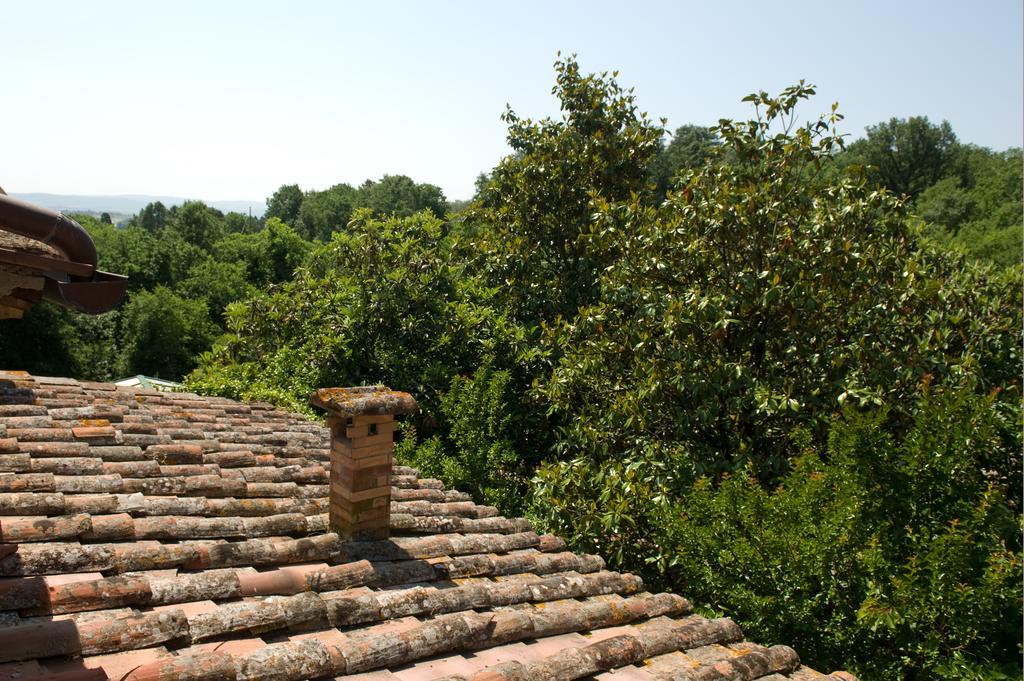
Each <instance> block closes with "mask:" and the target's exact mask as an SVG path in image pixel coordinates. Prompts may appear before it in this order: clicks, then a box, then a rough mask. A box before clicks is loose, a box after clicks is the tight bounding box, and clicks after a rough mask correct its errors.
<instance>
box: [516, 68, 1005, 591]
mask: <svg viewBox="0 0 1024 681" xmlns="http://www.w3.org/2000/svg"><path fill="white" fill-rule="evenodd" d="M812 93H813V89H812V88H809V87H805V86H803V85H801V86H798V87H794V88H790V89H787V90H786V91H784V92H783V93H782V94H781V95H780V96H779V97H769V96H768V95H766V94H764V93H761V94H758V95H752V96H751V98H750V99H751V101H753V103H754V105H755V108H756V113H757V117H756V118H755V119H754V120H751V121H743V122H734V121H722V122H721V123H720V125H719V128H718V132H719V135H720V136H721V137H722V139H723V140H724V144H725V148H724V149H723V152H722V153H728V154H729V155H730V162H729V163H713V164H710V165H708V166H705V167H704V168H703V169H702V170H698V171H696V172H694V173H692V174H690V175H689V176H688V177H687V180H686V182H685V184H683V185H680V186H679V187H678V188H677V191H676V192H675V193H673V194H672V195H670V197H669V199H668V200H667V201H666V202H665V203H664V204H662V205H661V206H659V207H656V208H655V207H651V206H649V205H645V204H643V203H642V202H640V201H639V200H638V199H633V200H631V201H629V202H626V203H622V204H609V205H604V206H601V207H600V211H599V213H598V218H597V226H596V228H595V238H599V239H605V240H610V241H612V242H613V243H612V244H611V245H609V246H607V247H606V248H608V249H609V250H617V251H618V252H620V253H621V254H622V255H621V257H620V258H618V259H617V260H616V261H614V262H613V263H612V264H611V265H610V266H609V267H608V268H606V270H605V272H604V273H603V275H602V281H601V283H602V296H601V299H600V301H599V302H598V303H596V304H594V305H592V306H588V307H585V308H583V309H581V310H580V312H579V314H578V315H576V317H575V318H573V319H570V320H566V321H565V322H564V323H563V324H561V325H558V326H552V327H551V328H550V329H549V332H548V333H549V336H550V337H551V339H552V342H555V343H557V344H558V351H557V354H558V355H559V357H560V359H559V361H558V363H557V364H556V366H555V369H554V371H553V373H552V375H551V376H550V377H549V378H547V379H546V380H543V381H541V382H540V383H539V385H538V392H539V396H540V397H542V398H544V399H545V400H547V401H548V403H549V404H550V409H551V410H552V411H553V412H554V413H555V415H556V416H560V417H561V421H560V422H561V423H564V424H565V426H564V431H563V432H562V433H561V437H560V438H559V441H558V443H557V445H558V452H559V460H557V461H552V462H551V463H549V464H548V465H546V466H544V467H542V468H541V469H540V470H539V474H538V478H537V483H538V487H537V491H536V498H535V504H536V508H537V509H538V510H537V512H538V514H540V515H541V516H542V517H543V518H545V519H546V520H547V522H548V523H550V524H549V527H551V528H553V529H555V530H557V531H559V532H561V533H565V534H566V535H567V536H568V537H569V538H570V539H571V540H572V541H574V542H576V544H577V546H579V547H582V548H588V547H589V548H597V549H599V550H600V551H601V552H602V555H605V556H606V557H607V558H610V559H611V560H613V562H616V563H618V564H620V565H624V566H625V567H627V568H629V569H633V570H637V571H640V572H645V565H646V563H645V561H646V560H657V559H658V557H659V556H661V555H662V552H663V551H664V550H665V549H664V546H665V544H664V542H665V532H666V530H665V526H664V525H662V524H660V520H659V519H658V518H657V517H656V516H652V515H650V512H651V509H652V508H653V507H654V505H653V504H646V503H644V504H639V505H637V504H635V500H636V499H650V500H653V501H654V503H655V504H658V503H666V504H669V505H671V506H673V507H675V506H677V505H678V504H681V503H683V501H682V498H683V496H684V495H685V494H686V492H687V490H689V488H690V486H691V485H692V484H693V483H694V481H695V480H697V479H698V478H700V477H702V476H711V477H712V478H713V479H721V478H722V476H723V475H725V474H726V473H728V472H729V471H736V470H750V471H752V472H753V473H754V474H756V476H757V477H758V478H759V479H760V480H761V481H762V482H763V483H765V484H768V485H771V484H773V483H774V482H775V481H777V480H778V479H779V477H780V476H782V475H784V474H785V473H786V471H787V470H788V468H789V466H790V465H791V448H790V442H791V438H792V434H793V433H794V432H795V431H797V430H801V431H804V432H807V433H808V434H809V435H810V437H811V440H812V442H813V443H815V444H817V445H820V444H821V443H823V442H824V440H825V438H826V437H827V433H828V428H829V425H830V422H831V419H832V417H833V415H834V414H835V413H837V412H838V411H839V410H840V409H841V408H842V407H843V405H844V404H850V403H853V404H857V405H861V406H865V405H871V404H883V403H884V404H889V405H891V406H892V414H891V417H892V418H893V419H894V420H898V419H900V418H907V415H906V413H905V410H904V409H905V407H906V405H908V404H909V403H910V399H911V397H912V396H913V395H914V394H915V391H916V387H917V386H918V385H919V384H921V383H922V382H928V383H934V384H936V385H939V384H946V385H961V384H967V383H970V384H971V385H973V386H974V387H975V389H976V390H977V391H979V392H982V393H987V392H990V391H994V392H996V393H1001V394H1002V396H1003V397H1002V399H1004V400H1006V401H1007V402H1008V403H1009V402H1014V401H1016V400H1019V399H1020V377H1019V371H1018V365H1019V361H1020V359H1019V357H1020V354H1019V346H1020V342H1021V331H1020V327H1021V307H1022V300H1021V291H1020V280H1019V274H1016V275H1015V274H1013V273H998V272H994V271H992V270H987V269H973V268H970V267H966V266H965V264H964V263H962V262H957V261H955V260H951V259H946V258H944V257H941V256H939V255H936V254H933V253H931V252H929V251H927V250H922V249H921V248H919V246H918V244H917V243H916V241H915V239H914V238H913V235H912V233H911V232H910V231H909V229H908V228H907V225H906V211H905V209H904V206H903V204H902V203H901V202H900V201H899V200H898V199H895V198H893V197H892V196H891V195H890V194H888V193H886V192H878V191H874V190H873V189H872V188H871V187H870V186H869V185H868V184H867V183H866V182H865V181H864V180H863V178H861V177H858V176H856V175H847V176H844V177H840V178H833V176H832V175H831V173H816V169H818V168H820V167H822V166H823V165H824V163H825V159H826V158H827V157H828V156H829V155H830V154H831V153H832V152H833V151H835V150H836V149H838V145H839V144H840V139H841V137H840V136H839V134H838V133H837V131H836V129H835V124H836V122H837V121H838V120H839V116H838V114H836V113H835V112H834V111H833V113H832V114H831V115H829V116H827V117H825V118H824V119H822V120H817V121H812V122H811V123H809V124H807V125H806V126H803V127H800V128H796V129H793V128H792V122H791V121H792V119H793V117H794V116H795V107H796V105H797V103H798V102H799V101H800V100H801V99H804V98H806V97H808V96H809V95H811V94H812ZM790 130H791V132H788V131H790ZM894 427H896V426H894ZM1008 437H1009V436H1008ZM748 467H749V468H748ZM595 486H597V489H596V490H595ZM595 495H596V496H595ZM647 574H650V573H649V572H648V573H647Z"/></svg>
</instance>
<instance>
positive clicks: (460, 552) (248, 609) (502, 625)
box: [0, 372, 852, 681]
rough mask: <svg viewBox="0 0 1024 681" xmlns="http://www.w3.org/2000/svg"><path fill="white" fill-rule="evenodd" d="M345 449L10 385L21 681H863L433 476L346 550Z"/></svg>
mask: <svg viewBox="0 0 1024 681" xmlns="http://www.w3.org/2000/svg"><path fill="white" fill-rule="evenodd" d="M374 408H376V407H374ZM329 448H330V434H329V433H328V431H327V429H326V428H324V427H323V426H321V425H320V424H318V423H315V422H311V421H307V420H305V419H304V418H303V417H301V416H299V415H296V414H289V413H286V412H283V411H281V410H278V409H275V408H273V407H272V406H270V405H266V404H243V403H237V402H232V401H230V400H226V399H223V398H207V397H199V396H196V395H190V394H184V393H161V392H158V391H152V390H136V389H123V388H115V387H113V386H111V385H107V384H101V383H88V382H81V383H79V382H77V381H73V380H70V379H55V378H44V377H32V376H29V375H28V374H25V373H23V372H0V681H3V680H4V679H6V678H19V679H20V678H32V677H40V678H42V677H46V676H47V675H49V676H50V677H51V678H60V679H66V680H67V681H71V680H72V679H103V678H112V679H135V680H136V681H139V680H144V679H163V680H165V681H166V680H171V681H185V680H188V679H206V678H216V679H233V680H236V681H237V680H240V679H257V678H259V679H265V678H274V679H305V678H317V677H324V678H338V677H340V678H346V679H361V680H362V681H380V680H388V681H395V680H396V679H401V680H404V681H412V680H413V679H420V678H423V679H427V678H437V677H445V678H451V679H532V678H537V677H538V675H540V674H541V672H543V675H544V678H550V679H576V678H583V677H587V676H593V675H596V678H599V679H607V680H609V681H617V680H620V679H621V680H622V681H630V680H639V679H648V680H649V679H657V678H682V677H683V676H684V675H685V678H688V679H755V678H759V679H764V680H765V681H778V680H779V679H799V680H803V681H810V680H811V679H826V680H831V681H850V679H851V678H852V677H849V676H840V675H833V676H824V675H821V674H818V673H817V672H814V671H813V670H809V669H807V668H804V667H800V666H799V660H798V658H797V657H796V654H795V653H794V652H793V651H792V650H790V649H788V648H784V647H780V646H777V647H774V648H763V647H760V646H756V645H754V644H749V643H746V642H742V641H741V638H742V634H741V633H740V631H739V629H738V627H736V625H735V624H733V623H732V622H731V621H729V620H724V619H723V620H707V619H704V618H702V617H699V616H695V615H692V614H691V610H692V608H691V605H690V603H689V602H688V601H687V600H686V599H685V598H682V597H680V596H676V595H673V594H650V593H647V592H645V591H644V590H643V584H642V582H641V581H640V580H639V578H637V577H635V576H633V575H628V574H620V573H616V572H610V571H607V570H605V564H604V561H603V560H601V558H600V557H598V556H588V555H577V554H574V553H571V552H569V551H567V550H566V546H565V542H563V541H562V540H561V539H559V538H557V537H553V536H550V535H543V536H541V535H538V534H536V533H535V532H534V531H533V530H532V528H531V527H530V525H529V523H527V522H526V521H525V520H523V519H521V518H506V517H503V516H502V515H501V514H500V512H499V510H498V509H496V508H493V507H490V506H481V505H477V504H475V503H473V501H472V500H471V499H470V497H469V496H468V495H466V494H464V493H462V492H458V491H455V490H447V489H445V487H444V485H443V483H442V482H441V481H439V480H432V479H425V478H423V477H422V476H421V474H420V472H419V471H417V470H415V469H413V468H409V467H405V466H394V467H393V468H392V469H391V485H392V487H391V503H390V511H391V515H390V525H391V538H390V539H388V540H384V541H362V542H345V541H342V540H341V539H340V538H339V537H338V536H337V535H335V534H333V533H331V532H329V531H328V520H327V514H328V509H329V504H328V500H327V498H326V497H327V495H328V490H329V486H328V478H329V475H328V473H329V468H330V463H329V462H330V449H329ZM19 675H20V676H19Z"/></svg>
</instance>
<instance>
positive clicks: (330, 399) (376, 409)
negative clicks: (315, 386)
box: [309, 385, 419, 416]
mask: <svg viewBox="0 0 1024 681" xmlns="http://www.w3.org/2000/svg"><path fill="white" fill-rule="evenodd" d="M309 403H310V404H311V405H313V406H314V407H319V408H320V409H324V410H326V411H328V412H330V413H332V414H336V415H338V416H380V415H384V414H392V415H394V414H411V413H413V412H416V411H418V410H419V407H418V406H417V405H416V400H414V399H413V397H412V395H410V394H409V393H403V392H398V391H395V390H392V389H391V388H388V387H386V386H383V385H367V386H358V387H354V388H320V389H319V390H317V391H316V392H314V393H313V394H312V395H310V396H309Z"/></svg>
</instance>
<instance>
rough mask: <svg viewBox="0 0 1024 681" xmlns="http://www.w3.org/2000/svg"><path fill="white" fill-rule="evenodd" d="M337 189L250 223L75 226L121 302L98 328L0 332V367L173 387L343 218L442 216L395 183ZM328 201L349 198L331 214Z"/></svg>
mask: <svg viewBox="0 0 1024 681" xmlns="http://www.w3.org/2000/svg"><path fill="white" fill-rule="evenodd" d="M338 187H342V188H347V190H339V189H338ZM338 187H334V188H331V189H328V190H326V191H323V192H319V191H310V192H306V193H305V194H304V193H303V192H302V191H301V190H300V189H299V188H298V187H297V186H295V185H289V186H284V187H281V189H279V190H278V191H277V192H276V193H275V194H274V196H272V197H270V199H269V200H268V212H267V216H265V217H264V218H263V219H258V220H257V219H253V218H251V217H249V216H246V215H242V214H241V213H227V214H224V213H221V212H220V211H218V210H216V209H214V208H210V207H209V206H207V205H206V204H204V203H202V202H200V201H188V202H186V203H184V204H183V205H181V206H172V207H170V208H168V207H166V206H164V205H163V204H162V203H160V202H159V201H157V202H154V203H152V204H149V205H148V206H146V207H145V208H143V210H142V211H140V212H139V214H138V215H136V216H134V217H133V218H132V219H130V220H128V221H127V224H124V225H120V226H114V225H113V224H111V222H110V220H109V219H107V220H102V219H100V220H97V219H95V218H93V217H90V216H89V215H75V216H74V217H75V219H77V220H78V221H79V222H81V224H82V225H83V226H85V227H86V229H87V230H88V231H89V233H90V234H91V235H92V238H93V241H94V242H95V243H96V248H97V251H98V252H99V264H100V267H101V268H103V269H106V270H109V271H111V272H118V273H120V274H125V275H127V276H128V279H129V296H128V299H127V300H126V301H125V302H124V303H123V304H122V306H121V307H120V308H119V309H117V310H115V311H113V312H110V313H107V314H105V315H100V316H99V317H87V316H83V315H78V314H74V313H72V312H70V311H68V310H64V309H60V308H55V307H53V306H50V305H36V306H35V307H33V308H32V309H31V310H30V311H29V312H28V314H27V315H26V318H25V319H24V320H18V321H6V322H2V323H0V353H2V355H3V357H4V360H5V363H6V364H7V366H13V367H19V368H24V369H27V370H30V371H33V372H36V373H40V374H52V375H61V376H77V377H80V378H88V379H95V380H111V379H119V378H124V377H125V376H127V375H132V374H147V375H152V376H158V377H160V378H165V379H171V380H178V379H181V378H182V377H183V376H185V374H187V373H189V372H190V371H192V370H193V369H194V368H195V367H196V365H197V363H198V360H199V355H200V354H201V353H202V352H204V351H206V350H209V349H210V346H211V345H212V344H213V342H214V340H216V339H217V337H218V336H220V335H221V334H222V333H223V332H224V331H225V329H226V328H227V326H226V325H227V316H226V311H227V308H228V305H229V304H230V303H232V302H235V301H240V300H245V299H247V298H249V297H251V296H252V295H254V294H255V293H256V292H257V291H260V290H265V289H266V288H267V287H269V286H273V285H277V284H281V283H282V282H285V281H289V280H290V279H291V278H292V275H293V273H294V272H295V270H296V269H297V268H298V267H299V266H300V265H302V264H303V263H304V262H305V261H306V258H307V256H308V255H309V254H310V252H311V251H312V250H313V249H314V246H315V244H316V243H317V242H316V241H315V240H311V239H321V240H322V239H328V240H329V239H330V236H331V234H332V233H334V232H337V231H339V230H343V229H345V227H346V225H347V223H348V221H349V220H350V219H351V216H352V210H353V207H354V206H366V207H368V209H370V210H373V211H376V212H377V213H378V214H380V215H391V214H399V215H411V214H412V213H413V212H415V211H418V210H420V209H424V208H428V209H430V210H433V211H435V212H437V213H438V214H442V213H443V211H444V210H445V208H446V206H447V204H446V202H445V199H444V196H443V195H442V194H441V192H440V190H439V189H438V188H437V187H434V186H433V185H429V184H416V183H415V182H413V181H412V180H410V179H409V178H408V177H405V176H404V175H385V176H384V177H383V178H382V179H381V180H380V181H377V182H374V181H370V180H368V181H367V182H365V183H364V184H363V185H362V187H360V189H359V190H355V189H352V188H351V187H348V185H338ZM339 191H341V192H342V193H343V194H345V195H349V194H350V195H351V196H352V197H354V198H353V199H352V201H351V202H350V203H346V204H344V205H343V206H342V208H338V207H337V195H338V193H339ZM346 192H347V193H346ZM302 215H306V216H307V221H306V222H304V221H303V219H302V217H301V216H302ZM108 217H109V216H108ZM303 234H305V235H306V237H309V238H304V237H303Z"/></svg>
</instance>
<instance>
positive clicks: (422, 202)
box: [359, 175, 448, 218]
mask: <svg viewBox="0 0 1024 681" xmlns="http://www.w3.org/2000/svg"><path fill="white" fill-rule="evenodd" d="M359 206H361V207H365V208H369V209H371V210H372V211H374V212H375V213H377V214H378V215H381V216H386V215H394V216H396V217H408V216H410V215H412V214H413V213H418V212H420V211H421V210H429V211H430V212H431V213H433V214H434V215H435V216H436V217H439V218H443V217H444V216H445V213H447V212H448V202H447V201H446V200H445V198H444V193H443V192H442V191H441V188H440V187H436V186H434V185H432V184H416V183H415V182H413V180H412V178H410V177H408V176H407V175H385V176H384V177H382V178H381V179H380V180H378V181H376V182H374V181H372V180H367V181H366V182H364V183H363V184H362V185H360V187H359Z"/></svg>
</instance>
